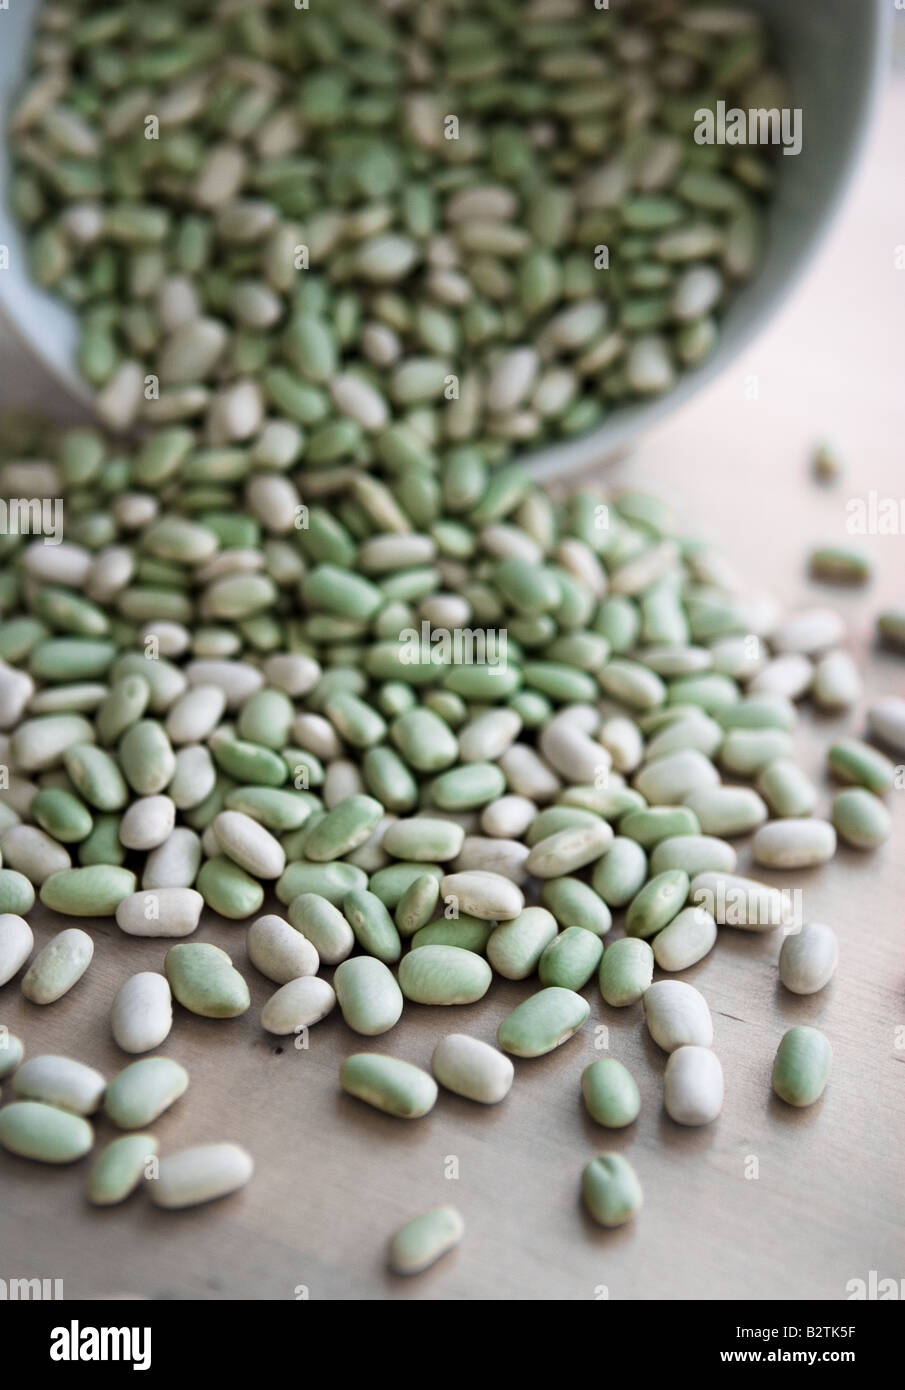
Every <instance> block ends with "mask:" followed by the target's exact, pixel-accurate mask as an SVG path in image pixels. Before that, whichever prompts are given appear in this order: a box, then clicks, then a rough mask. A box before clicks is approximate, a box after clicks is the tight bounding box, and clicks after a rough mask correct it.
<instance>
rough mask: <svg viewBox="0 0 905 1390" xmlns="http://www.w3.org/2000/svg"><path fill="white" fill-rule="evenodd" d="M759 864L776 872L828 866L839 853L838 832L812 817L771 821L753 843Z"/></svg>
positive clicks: (753, 852) (759, 831) (763, 826)
mask: <svg viewBox="0 0 905 1390" xmlns="http://www.w3.org/2000/svg"><path fill="white" fill-rule="evenodd" d="M751 853H752V855H753V856H754V861H755V863H756V864H764V865H767V866H769V867H770V868H773V869H805V868H810V867H811V866H812V865H814V864H825V863H826V862H827V860H828V859H832V857H833V855H834V854H835V853H836V831H835V830H834V829H833V826H832V825H831V824H830V823H829V821H825V820H817V819H815V818H812V817H807V818H805V819H801V820H798V819H795V818H793V817H788V818H786V819H785V820H778V821H771V822H770V824H769V825H762V826H761V828H760V830H758V832H757V834H756V835H755V836H754V839H753V840H752V842H751Z"/></svg>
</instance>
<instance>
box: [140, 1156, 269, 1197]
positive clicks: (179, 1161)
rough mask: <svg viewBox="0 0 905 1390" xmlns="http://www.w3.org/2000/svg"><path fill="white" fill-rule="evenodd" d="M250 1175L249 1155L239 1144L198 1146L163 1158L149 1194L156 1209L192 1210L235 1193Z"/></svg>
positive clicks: (250, 1159)
mask: <svg viewBox="0 0 905 1390" xmlns="http://www.w3.org/2000/svg"><path fill="white" fill-rule="evenodd" d="M253 1172H254V1161H253V1159H252V1157H251V1155H250V1154H249V1153H248V1152H247V1151H246V1150H245V1149H243V1148H241V1147H240V1146H239V1145H238V1144H199V1145H198V1146H197V1147H196V1148H193V1149H183V1150H182V1151H181V1152H180V1153H175V1154H168V1155H167V1156H166V1157H165V1158H162V1159H161V1160H160V1165H159V1168H158V1172H157V1176H156V1177H155V1178H149V1179H148V1193H149V1195H150V1198H151V1201H152V1202H153V1203H154V1205H155V1206H158V1207H168V1208H180V1207H194V1206H197V1205H198V1204H199V1203H200V1202H212V1201H214V1200H215V1199H216V1198H218V1197H227V1196H229V1194H230V1193H232V1192H236V1191H238V1189H239V1188H240V1187H244V1186H245V1184H246V1183H247V1182H249V1181H250V1179H251V1176H252V1173H253Z"/></svg>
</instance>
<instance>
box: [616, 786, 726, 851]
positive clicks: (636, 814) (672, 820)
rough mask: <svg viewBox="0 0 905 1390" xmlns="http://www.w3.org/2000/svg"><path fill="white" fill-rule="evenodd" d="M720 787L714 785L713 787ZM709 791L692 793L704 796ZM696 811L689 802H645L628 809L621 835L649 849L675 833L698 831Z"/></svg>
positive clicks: (622, 822)
mask: <svg viewBox="0 0 905 1390" xmlns="http://www.w3.org/2000/svg"><path fill="white" fill-rule="evenodd" d="M720 790H722V788H718V787H715V788H713V791H714V792H716V791H720ZM707 794H708V793H706V792H700V793H692V795H693V796H695V795H700V796H705V795H707ZM702 828H703V827H702V825H701V822H700V821H699V820H698V817H697V815H696V813H695V812H694V811H693V810H692V809H691V808H690V807H689V806H645V807H639V808H637V809H635V810H632V811H629V812H628V814H627V815H625V816H623V817H622V819H621V820H620V822H619V834H620V836H621V837H622V838H623V839H629V840H635V841H636V843H637V844H639V845H641V847H642V848H643V849H652V848H653V847H654V846H655V845H658V844H659V843H660V841H661V840H669V839H674V838H675V837H676V836H677V835H697V834H698V833H699V832H700V831H701V829H702Z"/></svg>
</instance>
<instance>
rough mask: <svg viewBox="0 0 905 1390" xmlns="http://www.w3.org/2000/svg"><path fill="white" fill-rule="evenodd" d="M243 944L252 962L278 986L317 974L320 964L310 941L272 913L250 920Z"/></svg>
mask: <svg viewBox="0 0 905 1390" xmlns="http://www.w3.org/2000/svg"><path fill="white" fill-rule="evenodd" d="M245 946H246V950H247V951H248V959H249V960H250V961H251V963H252V965H253V966H255V968H256V969H257V970H260V972H261V974H262V975H266V976H267V978H268V980H273V981H274V983H275V984H278V985H285V984H288V983H289V981H290V980H297V979H299V978H300V977H301V976H303V975H316V974H317V971H318V967H319V965H320V958H319V956H318V954H317V950H316V949H315V947H314V946H313V945H312V944H311V942H310V941H308V940H306V938H305V937H304V936H303V934H302V932H301V931H300V930H298V929H297V928H295V927H294V926H291V925H290V923H289V922H287V921H285V920H284V918H282V917H278V916H277V915H276V914H275V913H269V914H268V915H267V916H265V917H258V918H256V919H255V921H254V922H252V924H251V926H250V927H249V929H248V935H247V936H246V938H245Z"/></svg>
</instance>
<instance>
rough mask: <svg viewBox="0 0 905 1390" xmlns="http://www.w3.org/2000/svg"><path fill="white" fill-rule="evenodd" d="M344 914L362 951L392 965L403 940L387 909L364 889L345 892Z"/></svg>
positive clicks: (374, 895)
mask: <svg viewBox="0 0 905 1390" xmlns="http://www.w3.org/2000/svg"><path fill="white" fill-rule="evenodd" d="M342 909H343V915H344V917H345V918H346V920H347V922H348V923H349V925H350V926H351V928H352V930H353V932H354V933H355V939H356V941H357V942H358V944H359V946H361V948H362V950H363V951H366V952H367V954H368V955H370V956H375V957H376V958H377V960H380V961H383V963H384V964H385V965H393V964H394V963H395V962H396V961H397V960H398V959H399V957H400V955H401V954H402V942H401V941H400V939H399V932H398V931H397V929H396V924H395V923H394V921H393V919H392V917H391V916H390V914H389V911H388V910H387V908H386V907H385V906H384V904H383V903H382V902H381V900H380V898H378V897H377V895H376V893H371V892H368V891H367V890H363V889H362V890H357V889H356V890H354V891H353V892H351V893H347V894H346V896H345V897H344V898H343V901H342Z"/></svg>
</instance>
